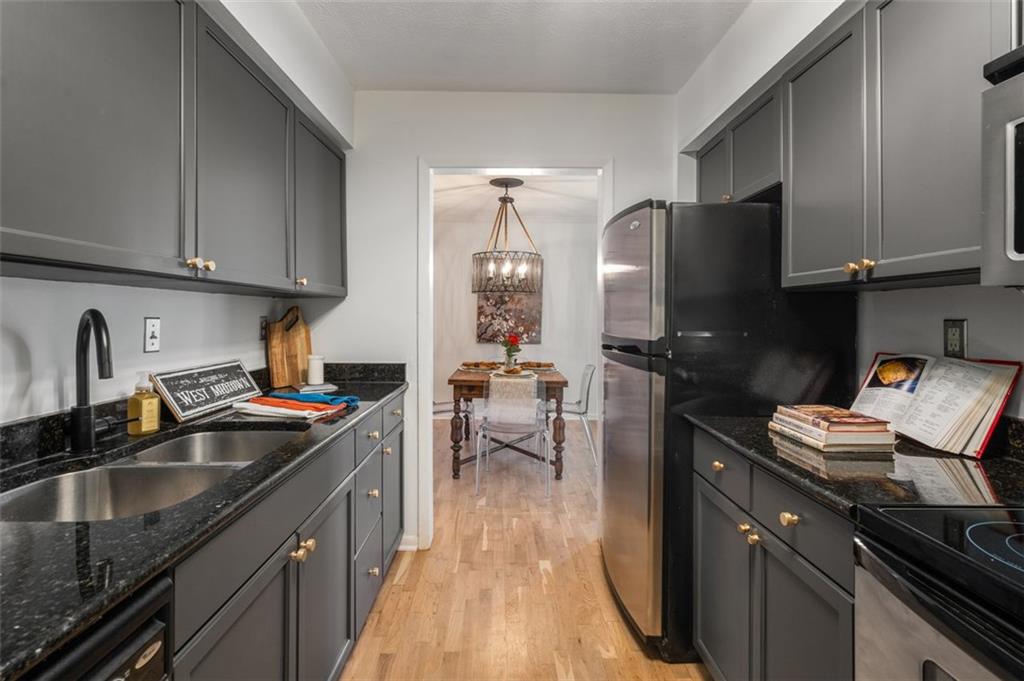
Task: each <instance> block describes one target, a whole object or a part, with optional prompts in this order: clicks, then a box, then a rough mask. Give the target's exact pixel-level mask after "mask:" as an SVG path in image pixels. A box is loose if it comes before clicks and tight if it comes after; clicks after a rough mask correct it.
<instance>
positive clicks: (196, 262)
mask: <svg viewBox="0 0 1024 681" xmlns="http://www.w3.org/2000/svg"><path fill="white" fill-rule="evenodd" d="M204 264H205V261H204V260H203V259H202V258H200V257H199V256H196V257H195V258H189V259H188V260H186V261H185V265H186V266H187V267H188V268H189V269H190V270H201V269H203V265H204Z"/></svg>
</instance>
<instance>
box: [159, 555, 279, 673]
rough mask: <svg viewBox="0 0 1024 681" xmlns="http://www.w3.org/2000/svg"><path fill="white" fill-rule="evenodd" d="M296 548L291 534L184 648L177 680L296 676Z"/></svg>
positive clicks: (177, 661)
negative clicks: (293, 557) (292, 556)
mask: <svg viewBox="0 0 1024 681" xmlns="http://www.w3.org/2000/svg"><path fill="white" fill-rule="evenodd" d="M296 547H297V538H296V536H295V535H292V536H290V537H289V538H288V540H287V541H286V542H285V543H284V544H282V545H281V547H280V548H278V549H277V551H275V552H274V554H273V555H272V556H271V557H270V558H269V559H268V560H267V562H266V563H264V564H263V566H262V567H261V568H260V569H259V570H258V571H257V572H256V574H254V575H253V576H252V577H250V578H249V580H248V581H247V582H246V583H245V584H244V585H243V586H242V587H241V588H240V589H239V590H238V591H237V592H236V593H235V594H234V595H233V596H232V597H231V599H230V600H229V601H228V602H227V604H225V605H224V607H223V608H221V610H219V611H218V612H217V614H216V615H215V616H214V617H213V618H212V619H211V620H210V621H209V622H208V623H207V624H206V626H205V627H203V629H202V631H200V632H199V634H197V635H196V636H195V637H194V638H193V639H192V640H191V641H190V642H189V643H188V645H187V646H186V647H185V648H184V649H182V651H181V652H180V653H179V654H178V655H177V657H176V658H175V661H174V679H175V681H259V680H262V679H266V680H267V681H271V680H273V681H278V680H280V679H287V680H292V679H294V678H295V659H296V654H295V651H296V627H295V613H296V597H295V596H296V588H295V585H296V565H297V563H296V562H295V561H294V560H292V558H291V553H292V551H294V550H296Z"/></svg>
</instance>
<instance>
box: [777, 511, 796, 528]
mask: <svg viewBox="0 0 1024 681" xmlns="http://www.w3.org/2000/svg"><path fill="white" fill-rule="evenodd" d="M799 522H800V516H798V515H797V514H796V513H790V512H789V511H783V512H782V513H780V514H779V524H780V525H782V526H783V527H793V526H794V525H796V524H797V523H799Z"/></svg>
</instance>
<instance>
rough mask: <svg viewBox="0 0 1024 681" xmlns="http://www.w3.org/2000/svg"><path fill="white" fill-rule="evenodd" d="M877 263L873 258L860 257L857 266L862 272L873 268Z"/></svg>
mask: <svg viewBox="0 0 1024 681" xmlns="http://www.w3.org/2000/svg"><path fill="white" fill-rule="evenodd" d="M877 264H878V263H876V262H875V261H874V260H870V259H868V258H861V261H860V264H859V267H860V269H861V271H862V272H870V271H871V270H873V269H875V265H877Z"/></svg>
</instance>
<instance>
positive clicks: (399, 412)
mask: <svg viewBox="0 0 1024 681" xmlns="http://www.w3.org/2000/svg"><path fill="white" fill-rule="evenodd" d="M391 414H392V415H393V416H401V415H402V410H401V409H395V410H394V411H393V412H391Z"/></svg>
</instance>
